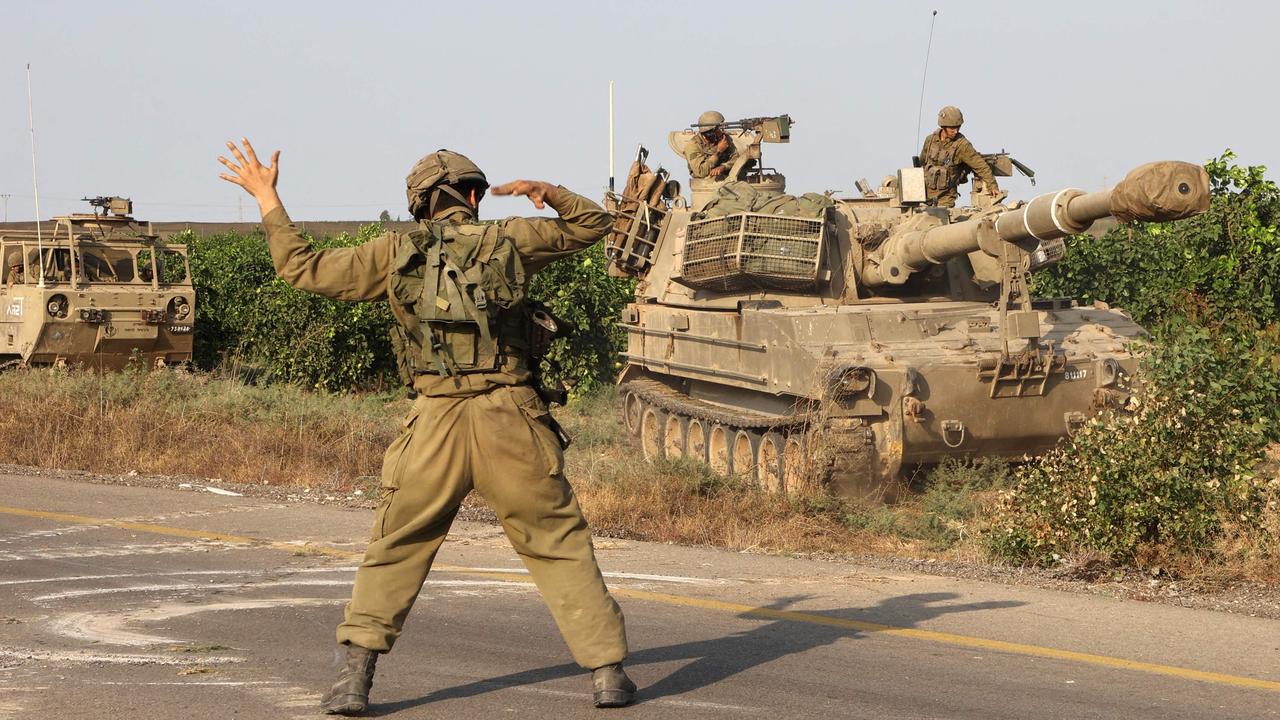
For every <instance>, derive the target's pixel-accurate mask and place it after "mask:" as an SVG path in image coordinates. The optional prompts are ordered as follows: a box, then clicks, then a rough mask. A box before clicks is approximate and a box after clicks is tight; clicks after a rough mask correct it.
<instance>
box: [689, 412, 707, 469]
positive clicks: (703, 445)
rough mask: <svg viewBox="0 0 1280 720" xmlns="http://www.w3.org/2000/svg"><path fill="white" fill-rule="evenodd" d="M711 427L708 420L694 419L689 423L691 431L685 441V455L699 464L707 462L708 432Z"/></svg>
mask: <svg viewBox="0 0 1280 720" xmlns="http://www.w3.org/2000/svg"><path fill="white" fill-rule="evenodd" d="M710 427H711V424H710V423H708V422H707V421H706V420H699V419H697V418H694V419H692V420H690V421H689V429H688V431H687V432H686V433H685V441H684V452H685V455H687V456H689V457H691V458H693V459H694V460H697V461H698V462H702V463H705V462H707V441H708V440H709V438H708V437H707V436H708V432H707V431H708V430H709V429H710Z"/></svg>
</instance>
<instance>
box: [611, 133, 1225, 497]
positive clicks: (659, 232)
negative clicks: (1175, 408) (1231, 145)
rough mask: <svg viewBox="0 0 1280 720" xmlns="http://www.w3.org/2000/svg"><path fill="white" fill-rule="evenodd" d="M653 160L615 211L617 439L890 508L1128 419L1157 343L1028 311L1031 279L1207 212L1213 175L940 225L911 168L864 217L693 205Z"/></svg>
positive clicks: (1154, 179) (759, 191)
mask: <svg viewBox="0 0 1280 720" xmlns="http://www.w3.org/2000/svg"><path fill="white" fill-rule="evenodd" d="M673 147H675V144H674V142H673ZM643 160H644V155H643V154H642V155H641V157H640V158H638V160H637V163H636V164H635V165H634V166H633V168H632V174H633V176H634V178H635V179H637V180H638V181H637V182H634V183H628V188H634V187H640V188H643V189H644V191H643V192H641V193H632V194H631V195H628V194H627V193H626V192H624V193H623V195H620V196H611V197H609V198H607V200H608V203H609V205H610V207H611V208H612V209H614V210H615V211H616V218H617V222H616V223H615V226H614V232H613V234H612V236H611V238H610V244H609V248H608V254H609V257H610V259H611V261H612V263H613V267H612V270H613V271H614V272H615V273H616V274H626V275H631V276H634V277H635V278H636V279H637V282H636V297H635V301H634V302H633V303H631V304H630V305H628V306H627V308H626V309H625V310H624V311H623V317H622V326H623V327H624V328H625V329H626V331H627V333H628V344H627V351H626V353H625V367H624V369H623V372H622V374H621V377H620V380H619V383H620V386H619V387H620V392H621V394H622V398H623V419H624V423H625V425H626V427H627V429H628V430H629V431H630V432H632V433H633V434H634V435H635V436H636V437H637V438H638V439H639V442H640V445H641V448H642V450H643V452H644V454H645V455H646V456H648V457H655V456H685V457H692V458H694V459H696V460H699V461H702V462H706V463H708V464H710V465H711V466H712V467H713V468H714V469H716V470H718V471H720V472H724V473H732V474H737V475H741V476H744V477H747V478H750V479H752V480H753V481H755V482H758V483H759V484H760V485H761V486H762V487H765V488H767V489H769V490H772V491H775V492H803V491H807V490H812V489H815V488H818V487H823V486H825V487H826V488H829V489H830V490H832V491H834V492H836V493H839V494H844V495H849V496H857V497H867V496H872V497H876V498H880V499H884V500H890V499H892V498H893V497H894V496H895V494H896V492H897V489H898V488H899V487H900V486H901V483H902V478H903V477H904V468H910V467H912V466H916V465H920V464H928V463H935V462H939V461H941V460H943V459H945V458H947V457H955V456H962V457H963V456H977V455H993V456H1003V457H1011V458H1019V457H1024V456H1027V455H1034V454H1037V453H1040V452H1043V451H1045V450H1047V449H1049V448H1051V447H1053V445H1054V444H1056V443H1057V442H1058V440H1060V439H1061V438H1062V437H1064V436H1065V435H1067V434H1069V433H1071V432H1073V431H1074V430H1075V429H1076V428H1078V427H1080V426H1082V425H1083V424H1084V423H1085V422H1086V420H1087V419H1088V418H1089V417H1090V416H1091V415H1094V414H1096V413H1097V412H1099V411H1101V410H1102V409H1104V408H1108V407H1123V406H1125V405H1126V404H1127V402H1128V399H1129V397H1130V394H1131V382H1132V374H1133V373H1134V372H1135V371H1136V368H1137V361H1136V358H1135V355H1134V350H1133V344H1134V342H1135V341H1137V340H1138V339H1139V338H1140V337H1141V336H1142V335H1143V334H1144V331H1143V330H1142V328H1140V327H1139V326H1138V325H1136V324H1135V323H1134V322H1133V321H1132V319H1131V318H1130V317H1129V315H1127V314H1126V313H1124V312H1123V311H1121V310H1117V309H1112V308H1110V307H1107V306H1106V305H1103V304H1100V303H1095V304H1094V305H1092V306H1088V307H1078V306H1077V305H1076V304H1075V303H1074V302H1073V301H1071V300H1069V299H1060V298H1033V297H1031V295H1030V292H1029V290H1028V287H1027V277H1028V273H1029V272H1031V271H1034V270H1035V269H1037V268H1039V267H1042V266H1044V265H1046V264H1049V263H1052V262H1054V261H1056V260H1058V259H1060V258H1061V257H1063V256H1064V255H1065V253H1066V251H1067V248H1066V245H1065V243H1064V238H1066V237H1067V236H1070V235H1074V234H1077V233H1080V232H1083V231H1085V230H1086V229H1088V227H1089V226H1090V224H1091V223H1093V222H1094V221H1095V220H1097V219H1099V218H1103V217H1108V216H1114V217H1117V218H1119V219H1121V220H1140V221H1165V220H1175V219H1179V218H1184V217H1189V216H1191V215H1195V214H1197V213H1200V212H1203V211H1204V210H1205V209H1206V208H1207V207H1208V203H1209V184H1208V176H1207V174H1206V173H1205V172H1204V170H1203V169H1202V168H1200V167H1199V166H1197V165H1193V164H1189V163H1181V162H1160V163H1152V164H1149V165H1144V166H1142V167H1139V168H1137V169H1136V170H1134V171H1133V172H1131V173H1130V174H1129V175H1128V176H1126V177H1125V179H1124V180H1123V181H1122V182H1121V183H1119V184H1118V185H1117V186H1116V187H1114V188H1112V189H1110V190H1106V191H1102V192H1093V193H1086V192H1084V191H1081V190H1075V189H1064V190H1059V191H1056V192H1051V193H1047V194H1045V195H1041V196H1039V197H1036V198H1035V199H1033V200H1031V201H1030V202H1026V203H1022V202H1012V203H998V202H994V201H989V200H988V201H984V202H983V203H981V204H979V206H978V207H972V208H956V209H948V208H936V207H928V206H926V205H925V204H924V203H923V202H921V201H922V200H923V197H920V196H919V194H917V193H916V192H915V190H917V189H918V188H917V187H914V186H913V183H912V177H911V171H912V170H913V169H910V168H908V169H906V170H904V171H901V172H900V173H899V174H898V175H897V176H891V177H888V178H886V180H885V182H884V183H883V184H882V187H881V188H880V189H878V190H870V188H869V187H867V186H865V184H863V183H860V187H862V188H863V197H859V198H835V197H830V196H829V195H825V194H806V195H802V196H798V197H797V196H791V195H784V194H782V193H779V192H774V191H770V190H768V189H766V188H761V187H760V186H759V185H758V184H756V185H752V184H751V183H745V184H743V183H733V182H729V183H718V184H717V185H718V186H717V187H716V188H715V191H714V192H713V193H711V194H710V196H706V195H705V194H704V196H703V197H701V198H700V199H699V200H698V201H696V202H692V203H691V202H690V201H687V200H685V199H683V198H681V197H680V196H679V194H678V186H676V184H675V183H674V182H672V181H669V180H668V174H667V173H666V172H665V171H662V170H661V169H659V170H658V171H656V172H650V171H649V169H648V167H647V166H646V165H645V163H644V162H643ZM915 171H916V172H918V169H915ZM693 188H694V190H695V196H696V195H697V194H698V186H697V185H694V186H693ZM704 190H705V188H704Z"/></svg>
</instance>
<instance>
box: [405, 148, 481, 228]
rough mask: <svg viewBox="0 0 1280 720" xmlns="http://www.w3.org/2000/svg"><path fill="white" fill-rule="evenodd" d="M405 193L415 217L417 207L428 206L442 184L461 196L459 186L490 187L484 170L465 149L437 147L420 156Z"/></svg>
mask: <svg viewBox="0 0 1280 720" xmlns="http://www.w3.org/2000/svg"><path fill="white" fill-rule="evenodd" d="M404 184H405V196H406V197H407V198H408V199H409V212H410V213H412V214H413V215H414V216H415V217H416V216H417V215H418V210H419V209H421V208H423V207H426V206H429V204H430V203H431V200H432V198H433V197H434V196H435V195H436V193H437V192H439V191H440V189H441V188H449V190H450V191H451V192H449V194H450V195H453V196H455V197H460V194H459V193H458V191H457V190H456V189H454V188H455V187H456V186H464V187H471V188H476V189H477V190H481V191H484V190H487V189H488V188H489V180H488V179H487V178H486V177H485V176H484V171H483V170H481V169H480V167H479V166H478V165H476V164H475V163H473V162H471V160H470V159H469V158H468V157H467V156H466V155H463V154H462V153H456V152H453V151H452V150H437V151H435V152H433V153H431V154H430V155H427V156H426V157H424V158H422V159H421V160H419V161H418V162H417V163H415V164H414V166H413V169H412V170H410V171H409V175H408V177H406V178H405V179H404Z"/></svg>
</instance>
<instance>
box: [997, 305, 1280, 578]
mask: <svg viewBox="0 0 1280 720" xmlns="http://www.w3.org/2000/svg"><path fill="white" fill-rule="evenodd" d="M1161 335H1162V336H1163V338H1164V339H1163V341H1162V342H1160V343H1158V344H1152V345H1150V346H1149V347H1148V355H1147V356H1146V357H1145V358H1144V360H1143V370H1144V377H1145V383H1146V385H1145V387H1144V388H1143V391H1142V392H1141V393H1140V395H1139V396H1138V398H1137V399H1136V407H1135V408H1133V409H1132V412H1125V413H1114V414H1110V415H1106V416H1101V417H1098V418H1095V419H1093V420H1092V421H1090V422H1089V423H1088V424H1087V425H1086V426H1085V427H1084V428H1082V429H1081V430H1079V431H1078V432H1077V433H1076V434H1075V435H1074V436H1073V437H1072V438H1071V439H1070V441H1068V442H1064V443H1062V444H1060V445H1059V447H1058V448H1056V449H1055V450H1053V451H1052V452H1050V453H1049V454H1048V455H1046V456H1045V457H1044V458H1042V459H1041V460H1040V461H1039V462H1038V463H1035V464H1030V465H1026V466H1024V467H1023V468H1021V469H1020V471H1019V472H1018V479H1017V484H1016V485H1015V487H1014V488H1013V489H1012V490H1011V491H1009V492H1008V493H1006V494H1005V495H1004V497H1003V502H1002V505H1001V508H1000V510H999V512H998V513H997V515H996V518H995V520H994V522H993V523H992V528H991V533H990V535H989V536H988V537H989V540H990V544H991V548H992V550H993V551H994V552H995V553H996V554H997V555H1000V556H1003V557H1005V558H1009V559H1013V560H1017V561H1020V562H1030V563H1034V564H1041V565H1046V564H1052V563H1054V562H1057V561H1059V560H1061V559H1063V558H1064V557H1067V556H1074V555H1082V554H1087V555H1091V556H1094V557H1098V558H1100V559H1102V560H1104V561H1106V562H1109V563H1111V564H1119V563H1129V562H1134V561H1141V560H1142V559H1144V558H1146V559H1151V558H1169V557H1178V556H1187V555H1198V556H1202V557H1203V556H1209V555H1212V554H1213V545H1214V542H1215V541H1216V540H1218V539H1219V538H1221V537H1223V535H1224V534H1225V533H1226V532H1227V531H1228V530H1229V529H1230V528H1232V527H1235V526H1237V525H1243V526H1246V527H1248V526H1250V525H1251V524H1253V523H1255V522H1257V521H1258V519H1259V518H1260V517H1261V515H1262V513H1264V512H1266V510H1267V507H1268V504H1269V503H1274V502H1275V501H1276V500H1277V498H1280V491H1278V489H1277V488H1276V487H1275V483H1271V482H1269V480H1268V479H1267V478H1260V477H1257V476H1255V475H1254V474H1253V472H1252V471H1251V468H1252V467H1253V466H1254V465H1255V464H1256V462H1257V459H1258V458H1259V456H1260V452H1261V449H1262V447H1263V446H1264V445H1265V444H1266V442H1267V439H1268V437H1269V436H1272V435H1274V432H1275V426H1274V424H1273V422H1272V420H1271V415H1272V414H1273V413H1274V412H1275V410H1274V403H1275V402H1276V399H1277V388H1278V387H1280V383H1278V382H1277V377H1278V373H1277V370H1280V367H1278V365H1280V358H1278V356H1277V352H1280V336H1278V335H1277V333H1276V332H1275V330H1274V328H1272V329H1269V330H1266V331H1259V332H1256V333H1215V332H1214V331H1212V330H1210V329H1207V328H1204V327H1196V326H1192V325H1184V326H1182V327H1180V328H1169V329H1166V330H1165V331H1163V332H1162V333H1161ZM1272 507H1274V505H1272ZM1255 540H1257V541H1264V540H1265V538H1261V537H1255Z"/></svg>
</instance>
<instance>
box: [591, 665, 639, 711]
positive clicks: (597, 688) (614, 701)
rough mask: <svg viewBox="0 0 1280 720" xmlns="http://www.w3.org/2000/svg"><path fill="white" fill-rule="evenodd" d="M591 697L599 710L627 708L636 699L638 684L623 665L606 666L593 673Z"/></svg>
mask: <svg viewBox="0 0 1280 720" xmlns="http://www.w3.org/2000/svg"><path fill="white" fill-rule="evenodd" d="M591 695H592V700H593V701H594V702H595V705H596V707H598V708H612V707H625V706H627V705H630V704H631V701H633V700H635V699H636V684H635V683H633V682H631V678H629V677H627V671H626V670H623V669H622V663H615V664H613V665H605V666H604V667H598V668H596V669H595V670H592V671H591Z"/></svg>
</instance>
